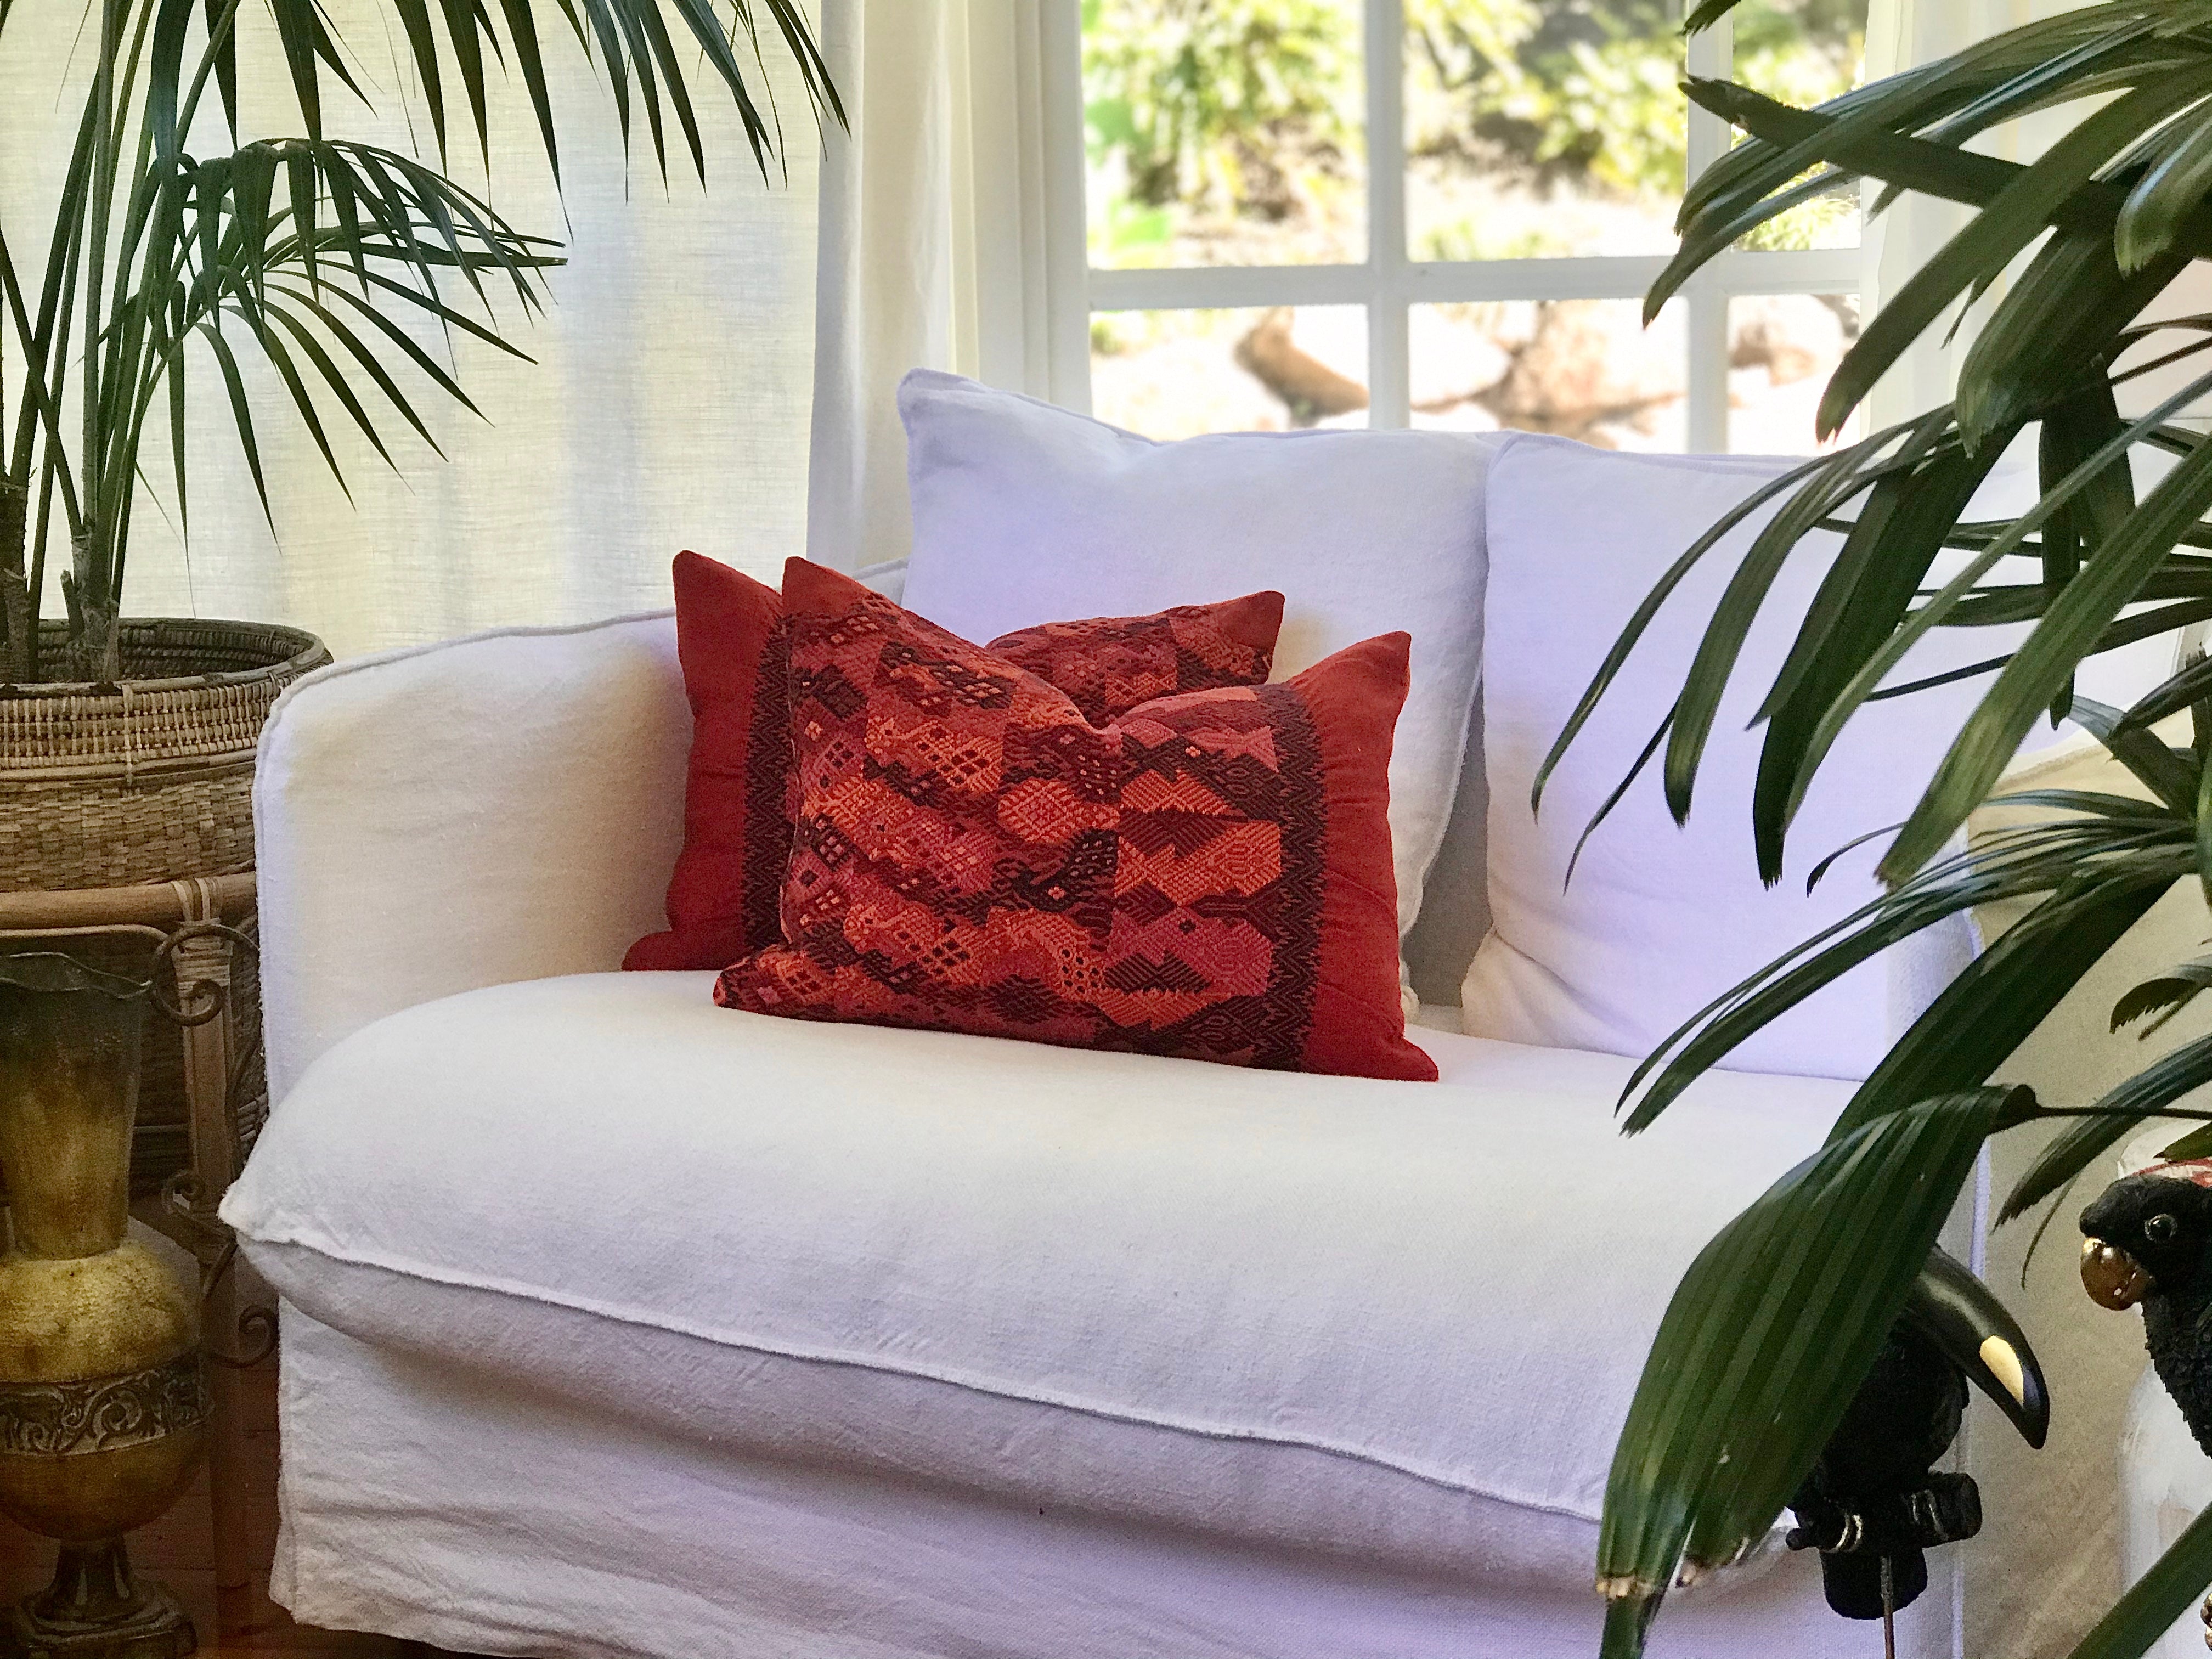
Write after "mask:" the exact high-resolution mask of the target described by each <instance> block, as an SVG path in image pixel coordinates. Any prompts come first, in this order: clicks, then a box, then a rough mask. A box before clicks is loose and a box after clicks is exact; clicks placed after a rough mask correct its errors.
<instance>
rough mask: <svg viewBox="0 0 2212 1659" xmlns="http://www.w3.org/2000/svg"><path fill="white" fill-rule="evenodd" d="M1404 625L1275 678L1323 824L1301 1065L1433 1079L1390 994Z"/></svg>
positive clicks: (1406, 641) (1406, 678) (1409, 640)
mask: <svg viewBox="0 0 2212 1659" xmlns="http://www.w3.org/2000/svg"><path fill="white" fill-rule="evenodd" d="M1412 649H1413V636H1412V635H1407V634H1403V633H1399V634H1382V635H1376V637H1375V638H1373V639H1370V640H1362V641H1359V642H1358V644H1356V645H1348V646H1346V647H1345V648H1344V649H1343V650H1341V651H1339V652H1337V653H1335V654H1334V656H1329V657H1324V658H1323V659H1322V660H1321V661H1319V662H1317V663H1316V664H1315V665H1313V666H1312V667H1310V668H1309V669H1306V670H1305V671H1303V672H1302V673H1299V674H1296V675H1294V676H1292V677H1291V679H1290V680H1289V681H1288V682H1287V684H1288V685H1289V686H1290V687H1291V690H1295V691H1297V693H1298V694H1299V696H1302V697H1303V698H1304V700H1305V702H1306V706H1307V709H1308V712H1309V716H1310V719H1311V720H1312V722H1313V729H1314V736H1315V739H1316V743H1317V744H1318V745H1319V747H1320V750H1321V763H1322V790H1323V799H1325V800H1326V801H1327V802H1328V821H1327V824H1326V828H1325V829H1324V831H1323V836H1324V849H1325V850H1324V852H1323V857H1322V865H1323V870H1324V876H1323V879H1322V921H1321V948H1320V951H1319V952H1318V953H1317V955H1318V966H1319V970H1320V971H1319V973H1318V975H1316V981H1315V984H1314V1006H1313V1016H1312V1023H1311V1024H1310V1026H1309V1027H1308V1029H1307V1032H1306V1039H1305V1042H1304V1044H1303V1045H1302V1047H1301V1049H1300V1055H1299V1058H1300V1067H1301V1069H1302V1070H1304V1071H1308V1072H1313V1073H1322V1074H1323V1075H1327V1076H1332V1077H1364V1078H1376V1079H1384V1080H1387V1081H1395V1082H1405V1083H1434V1082H1436V1081H1437V1077H1438V1073H1437V1063H1436V1061H1435V1060H1433V1059H1431V1057H1430V1055H1429V1054H1427V1053H1426V1052H1425V1050H1424V1049H1422V1048H1420V1047H1419V1045H1418V1044H1416V1043H1415V1042H1413V1041H1412V1039H1411V1038H1409V1037H1407V1035H1406V1014H1405V1007H1404V1005H1403V1003H1401V1001H1400V1000H1399V979H1398V878H1397V874H1396V871H1395V866H1394V864H1393V862H1392V858H1391V846H1390V823H1389V810H1390V754H1391V749H1392V746H1393V743H1394V740H1395V737H1396V733H1397V728H1398V714H1399V712H1400V710H1401V709H1402V708H1404V707H1405V702H1406V693H1407V688H1408V686H1409V685H1410V684H1411V678H1410V669H1409V663H1410V659H1411V655H1412Z"/></svg>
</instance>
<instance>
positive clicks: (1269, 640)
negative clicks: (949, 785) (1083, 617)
mask: <svg viewBox="0 0 2212 1659" xmlns="http://www.w3.org/2000/svg"><path fill="white" fill-rule="evenodd" d="M1282 620H1283V597H1282V595H1281V594H1279V593H1273V592H1269V593H1255V594H1253V595H1252V596H1251V597H1250V598H1249V599H1233V600H1231V601H1230V602H1229V603H1228V604H1226V605H1177V606H1176V608H1175V609H1173V610H1171V611H1161V612H1159V613H1158V615H1157V616H1151V617H1098V618H1096V619H1094V620H1092V621H1090V622H1068V623H1045V624H1044V625H1043V626H1042V627H1041V628H1024V629H1020V630H1019V631H1018V632H1016V633H1012V634H1003V635H1000V636H999V637H998V638H997V639H995V640H993V641H991V643H990V645H989V647H987V648H988V649H989V650H990V652H991V653H992V654H993V655H994V656H999V657H1003V658H1005V659H1006V660H1007V661H1008V662H1010V663H1012V664H1013V665H1014V666H1015V667H1017V668H1024V669H1027V670H1028V671H1030V673H1032V674H1034V675H1036V677H1037V678H1039V679H1041V680H1044V681H1046V682H1048V683H1049V684H1052V685H1054V686H1056V687H1057V688H1059V690H1061V691H1064V692H1066V694H1067V697H1068V701H1070V702H1073V704H1074V705H1075V707H1076V710H1077V712H1078V713H1079V714H1081V715H1082V716H1083V718H1084V719H1085V720H1088V721H1089V722H1090V723H1091V725H1093V726H1104V725H1106V724H1108V723H1109V721H1112V720H1116V719H1119V718H1120V717H1121V715H1123V714H1127V712H1128V711H1129V710H1130V709H1132V708H1135V707H1137V705H1138V704H1139V703H1146V702H1152V701H1154V700H1155V699H1156V698H1159V697H1172V696H1176V694H1177V693H1178V692H1183V691H1209V690H1212V689H1213V688H1215V687H1216V686H1223V685H1259V684H1263V683H1264V682H1265V681H1266V679H1267V673H1268V671H1269V670H1270V669H1271V668H1273V666H1274V660H1275V635H1276V634H1277V632H1278V631H1279V629H1280V628H1281V626H1282Z"/></svg>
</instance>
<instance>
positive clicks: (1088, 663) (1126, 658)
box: [623, 553, 1283, 969]
mask: <svg viewBox="0 0 2212 1659" xmlns="http://www.w3.org/2000/svg"><path fill="white" fill-rule="evenodd" d="M672 574H673V582H674V586H675V591H676V617H677V622H676V627H677V637H678V651H679V653H680V654H681V657H682V659H683V665H684V690H685V693H686V695H687V696H688V697H689V699H690V703H691V712H692V722H693V724H692V749H691V763H690V774H689V777H688V779H687V781H686V786H685V791H684V794H685V800H684V851H683V853H682V854H681V856H680V858H679V859H678V864H677V867H676V871H675V873H674V875H673V877H672V878H671V881H670V884H669V890H668V919H669V927H668V930H667V931H666V932H664V933H651V934H648V935H647V936H646V937H645V938H644V939H640V940H638V942H637V943H636V944H635V945H632V946H631V947H630V950H629V954H628V955H627V956H626V957H624V958H623V966H624V967H625V968H632V969H687V968H690V969H697V968H720V967H721V966H723V965H724V964H725V963H727V962H729V961H730V959H731V958H732V957H736V956H738V955H740V954H741V953H743V952H744V951H751V950H757V949H758V948H759V947H761V946H762V945H773V944H776V943H779V942H780V941H781V939H782V938H783V931H782V927H781V924H780V921H779V910H780V905H781V895H782V888H783V872H784V866H785V864H786V863H787V861H788V860H789V858H790V854H791V826H792V821H793V818H794V817H796V816H797V812H798V805H799V796H798V783H797V779H796V778H795V776H794V775H793V771H792V763H791V758H792V756H791V726H790V721H789V720H788V719H787V715H786V709H787V685H786V683H787V671H786V670H787V661H788V652H787V643H786V641H787V634H788V625H787V623H786V621H785V619H784V615H783V606H782V602H781V599H779V598H778V597H777V594H776V592H775V589H774V588H771V587H769V586H764V585H763V584H762V583H760V582H757V581H755V580H753V579H752V578H751V577H750V576H747V575H744V574H741V573H740V572H738V571H736V570H733V569H732V568H729V567H728V566H726V565H724V564H721V563H719V562H716V561H714V560H713V559H708V558H702V557H701V556H699V555H698V554H696V553H683V554H678V556H677V558H676V562H675V566H674V569H673V573H672ZM1282 620H1283V596H1282V595H1281V594H1279V593H1275V592H1263V593H1249V594H1247V595H1245V596H1244V597H1243V598H1242V599H1228V600H1225V601H1223V602H1221V603H1219V604H1217V605H1187V606H1184V607H1182V608H1180V609H1178V610H1176V611H1165V612H1162V613H1160V614H1158V615H1155V616H1149V617H1103V618H1098V619H1095V620H1092V621H1089V622H1075V623H1049V624H1047V625H1046V626H1044V627H1042V628H1035V629H1024V631H1023V632H1022V633H1021V634H1020V635H1012V636H1010V638H1012V639H1013V640H1014V641H1015V646H1014V650H1015V653H1016V656H1017V659H1018V660H1019V662H1020V665H1022V666H1023V667H1025V668H1028V669H1030V671H1032V672H1034V673H1036V674H1038V675H1039V676H1041V677H1042V678H1045V679H1047V680H1051V681H1054V683H1055V684H1056V683H1058V681H1059V679H1060V676H1062V675H1065V676H1066V677H1067V679H1068V681H1069V682H1070V683H1071V684H1072V685H1073V686H1074V687H1076V688H1079V696H1078V701H1079V702H1081V703H1083V705H1084V706H1085V708H1086V709H1095V710H1097V714H1096V715H1095V716H1094V718H1096V719H1097V720H1099V721H1101V722H1102V723H1103V721H1104V720H1110V719H1111V718H1113V717H1114V716H1115V715H1117V714H1121V713H1122V712H1123V711H1124V710H1126V709H1127V708H1133V707H1135V706H1136V705H1137V704H1138V703H1139V702H1146V701H1147V700H1149V699H1150V698H1152V697H1154V696H1159V695H1161V693H1162V692H1163V691H1174V690H1186V691H1188V690H1200V689H1202V688H1206V687H1211V686H1216V685H1243V684H1258V683H1259V682H1260V681H1262V680H1264V679H1266V678H1267V671H1268V669H1269V667H1270V666H1271V665H1272V664H1273V659H1274V651H1275V635H1276V633H1277V632H1278V631H1279V629H1280V628H1281V626H1282ZM992 648H993V649H994V650H995V649H996V648H997V647H996V645H995V644H994V647H992Z"/></svg>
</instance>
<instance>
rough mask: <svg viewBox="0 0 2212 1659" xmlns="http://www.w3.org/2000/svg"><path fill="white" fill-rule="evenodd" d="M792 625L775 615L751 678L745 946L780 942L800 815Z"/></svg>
mask: <svg viewBox="0 0 2212 1659" xmlns="http://www.w3.org/2000/svg"><path fill="white" fill-rule="evenodd" d="M790 637H791V623H790V622H789V620H788V619H787V618H786V617H781V616H779V617H777V618H776V619H775V624H774V625H773V626H772V627H771V628H770V629H769V636H768V643H767V644H766V645H764V646H763V647H761V653H760V669H759V671H758V672H757V675H756V676H755V678H754V683H753V708H752V730H751V731H750V732H749V733H748V734H747V737H746V740H745V795H746V799H748V800H749V801H750V803H751V805H750V807H749V808H748V810H747V813H746V817H747V825H746V829H747V833H748V835H749V836H750V838H751V840H750V845H749V846H748V847H747V848H746V850H745V857H744V883H745V892H744V913H743V914H744V930H745V931H744V936H745V939H746V941H747V942H748V943H750V944H759V943H761V942H763V941H765V940H769V939H781V937H782V936H783V935H782V932H781V923H780V921H779V920H778V915H779V912H780V908H781V904H782V902H783V866H785V864H786V863H787V862H788V861H789V860H790V857H791V825H792V820H793V818H795V817H797V816H798V814H799V779H798V777H797V776H796V775H794V774H793V771H792V769H791V719H790V714H789V712H788V711H789V707H790V704H789V696H790V693H789V690H788V687H789V684H790V677H789V663H790Z"/></svg>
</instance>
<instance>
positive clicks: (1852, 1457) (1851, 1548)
mask: <svg viewBox="0 0 2212 1659" xmlns="http://www.w3.org/2000/svg"><path fill="white" fill-rule="evenodd" d="M1970 1381H1971V1382H1972V1383H1974V1384H1975V1385H1976V1386H1977V1387H1978V1388H1979V1389H1981V1390H1982V1392H1983V1393H1984V1394H1986V1395H1989V1396H1990V1399H1992V1400H1994V1401H1996V1403H1997V1406H1998V1408H1999V1409H2000V1410H2002V1412H2003V1413H2004V1414H2005V1415H2006V1416H2007V1417H2008V1418H2009V1419H2012V1423H2013V1425H2014V1426H2015V1428H2017V1429H2018V1430H2019V1431H2021V1435H2022V1437H2025V1438H2026V1440H2027V1443H2028V1444H2029V1445H2031V1446H2036V1447H2040V1446H2041V1445H2042V1444H2043V1441H2044V1437H2045V1434H2046V1433H2047V1432H2048V1431H2049V1430H2050V1427H2051V1396H2050V1394H2049V1393H2048V1391H2047V1390H2046V1389H2045V1386H2044V1381H2043V1370H2042V1368H2041V1366H2039V1364H2037V1363H2036V1358H2035V1355H2034V1353H2033V1351H2032V1350H2031V1349H2030V1348H2029V1347H2028V1346H2027V1338H2026V1337H2025V1336H2023V1335H2022V1334H2021V1329H2020V1327H2019V1326H2018V1325H2017V1324H2016V1323H2015V1322H2014V1320H2013V1317H2012V1316H2011V1315H2010V1314H2008V1313H2007V1312H2006V1311H2005V1309H2004V1304H2002V1303H2001V1302H1999V1301H1998V1300H1997V1299H1996V1297H1995V1296H1993V1295H1991V1294H1990V1291H1989V1289H1988V1287H1987V1286H1986V1285H1984V1284H1983V1283H1982V1282H1981V1280H1979V1279H1976V1278H1975V1277H1974V1276H1973V1274H1972V1273H1969V1272H1968V1271H1967V1270H1966V1267H1963V1266H1962V1265H1961V1264H1960V1262H1958V1261H1956V1260H1954V1258H1953V1257H1951V1256H1948V1255H1945V1254H1944V1253H1943V1252H1942V1251H1941V1250H1936V1251H1934V1252H1932V1253H1931V1254H1930V1255H1929V1259H1928V1265H1927V1267H1925V1268H1923V1270H1922V1272H1921V1274H1920V1277H1919V1279H1917V1281H1916V1282H1915V1283H1914V1285H1913V1287H1912V1290H1911V1293H1910V1294H1909V1295H1908V1296H1907V1297H1906V1298H1905V1309H1904V1311H1903V1312H1902V1313H1900V1314H1899V1316H1898V1317H1897V1322H1896V1323H1895V1324H1894V1325H1893V1326H1892V1327H1891V1328H1890V1333H1889V1337H1888V1340H1887V1341H1886V1342H1884V1343H1883V1345H1882V1349H1881V1353H1880V1354H1879V1355H1878V1356H1877V1357H1876V1358H1875V1363H1874V1368H1873V1369H1872V1370H1869V1372H1868V1373H1867V1377H1866V1381H1865V1382H1863V1383H1861V1384H1860V1385H1859V1391H1858V1393H1857V1394H1856V1395H1853V1396H1852V1398H1851V1403H1850V1408H1849V1409H1848V1410H1846V1411H1845V1412H1844V1420H1843V1421H1842V1422H1841V1423H1840V1424H1838V1425H1837V1428H1836V1431H1835V1433H1834V1434H1833V1435H1832V1436H1830V1437H1829V1439H1828V1443H1827V1445H1826V1447H1825V1448H1823V1449H1822V1450H1821V1453H1820V1462H1817V1463H1815V1464H1814V1466H1813V1473H1812V1474H1810V1475H1808V1477H1807V1478H1806V1480H1805V1484H1804V1485H1803V1486H1801V1487H1800V1488H1799V1489H1798V1492H1797V1495H1796V1498H1792V1499H1791V1500H1790V1508H1791V1509H1792V1510H1794V1511H1796V1516H1797V1525H1796V1528H1794V1529H1793V1530H1792V1531H1791V1532H1790V1536H1789V1538H1788V1540H1787V1542H1788V1543H1789V1546H1790V1548H1791V1549H1817V1550H1819V1551H1820V1577H1821V1582H1822V1587H1823V1588H1824V1589H1826V1592H1827V1597H1828V1605H1829V1606H1830V1607H1832V1608H1833V1609H1835V1611H1836V1612H1838V1613H1841V1614H1843V1616H1844V1618H1846V1619H1884V1618H1887V1616H1888V1615H1889V1614H1891V1613H1895V1612H1897V1611H1899V1610H1900V1609H1902V1608H1904V1607H1910V1606H1911V1604H1912V1603H1913V1602H1914V1601H1917V1600H1918V1599H1919V1596H1920V1594H1921V1592H1922V1591H1923V1590H1924V1589H1927V1588H1928V1557H1927V1552H1928V1551H1929V1550H1931V1549H1933V1548H1935V1547H1936V1546H1937V1545H1939V1544H1949V1543H1955V1542H1957V1541H1960V1540H1961V1539H1966V1538H1972V1536H1973V1535H1974V1534H1976V1533H1978V1532H1979V1531H1980V1530H1981V1528H1982V1500H1981V1494H1980V1492H1978V1490H1977V1489H1976V1487H1975V1486H1974V1482H1973V1478H1972V1476H1971V1475H1965V1474H1936V1473H1935V1467H1936V1463H1937V1462H1940V1461H1941V1460H1942V1456H1943V1454H1944V1453H1945V1452H1946V1451H1948V1450H1949V1449H1950V1447H1951V1443H1952V1441H1954V1439H1956V1438H1957V1437H1958V1434H1959V1422H1960V1418H1961V1417H1962V1416H1963V1415H1964V1413H1965V1411H1966V1384H1967V1383H1968V1382H1970Z"/></svg>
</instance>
